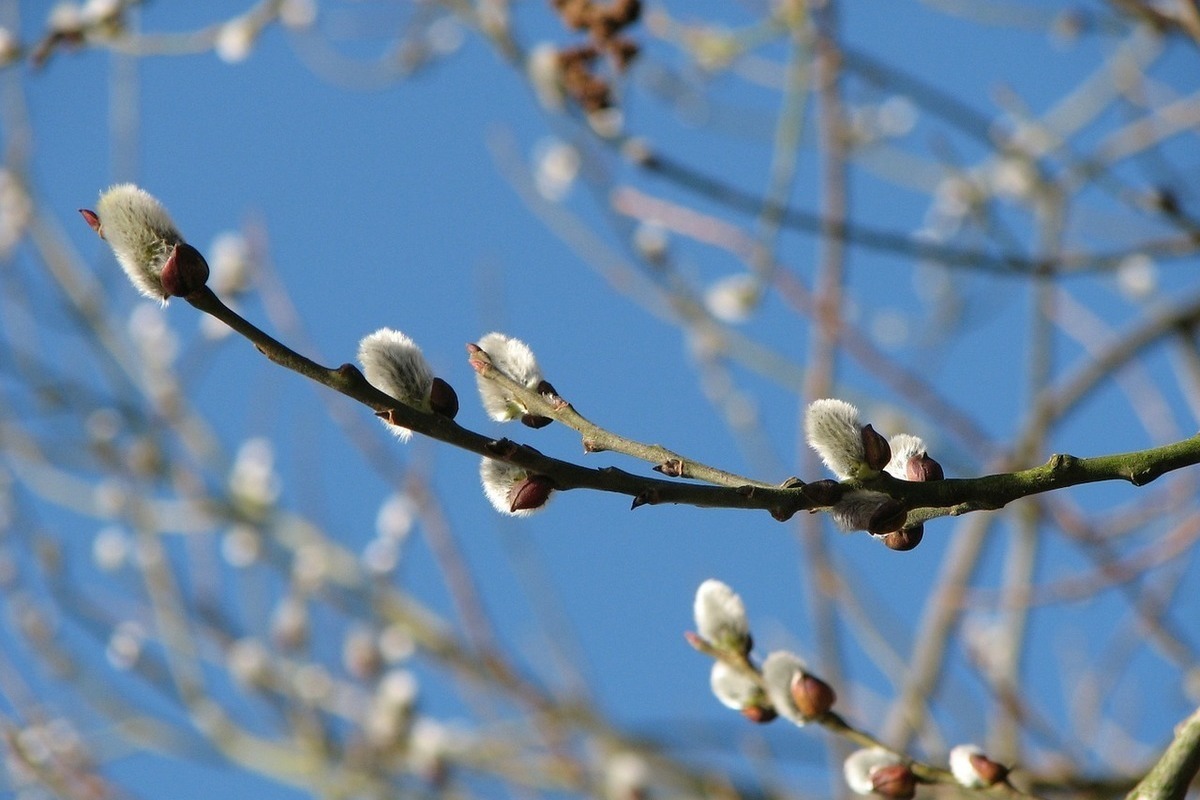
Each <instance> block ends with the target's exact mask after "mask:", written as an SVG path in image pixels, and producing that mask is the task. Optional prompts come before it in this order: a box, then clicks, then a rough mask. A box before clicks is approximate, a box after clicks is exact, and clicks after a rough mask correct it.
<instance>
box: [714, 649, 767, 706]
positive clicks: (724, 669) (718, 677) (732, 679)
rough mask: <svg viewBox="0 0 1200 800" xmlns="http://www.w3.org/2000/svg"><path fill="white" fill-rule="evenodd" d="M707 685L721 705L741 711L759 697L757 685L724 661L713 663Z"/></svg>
mask: <svg viewBox="0 0 1200 800" xmlns="http://www.w3.org/2000/svg"><path fill="white" fill-rule="evenodd" d="M708 685H709V686H710V687H711V688H712V693H713V694H714V695H715V696H716V698H717V699H718V700H720V701H721V705H723V706H725V707H726V708H732V709H733V710H734V711H741V710H742V709H743V708H745V707H746V706H748V705H751V704H752V703H753V702H754V701H755V700H756V698H757V697H758V696H759V688H758V685H757V684H755V683H754V681H752V680H751V679H750V678H748V677H746V676H745V675H743V674H742V673H741V672H739V671H738V670H736V669H734V668H733V667H731V666H729V665H728V664H726V663H725V662H724V661H714V662H713V665H712V673H711V674H710V675H709V677H708Z"/></svg>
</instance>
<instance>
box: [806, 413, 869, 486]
mask: <svg viewBox="0 0 1200 800" xmlns="http://www.w3.org/2000/svg"><path fill="white" fill-rule="evenodd" d="M804 436H805V438H806V439H807V440H808V446H809V447H811V448H812V449H813V450H816V451H817V454H818V455H819V456H821V460H822V461H823V462H825V466H826V467H828V468H829V470H830V471H831V472H832V473H833V474H834V475H836V476H837V478H838V480H843V481H844V480H847V479H849V478H853V477H855V476H856V475H858V473H859V472H861V471H862V470H863V469H865V468H866V451H865V450H864V448H863V441H862V423H861V422H859V419H858V409H857V408H855V407H854V406H852V405H850V404H849V403H847V402H846V401H844V400H835V399H832V398H826V399H824V400H814V401H813V402H811V403H809V404H808V409H807V410H806V411H805V412H804Z"/></svg>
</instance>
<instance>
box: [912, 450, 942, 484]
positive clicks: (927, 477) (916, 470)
mask: <svg viewBox="0 0 1200 800" xmlns="http://www.w3.org/2000/svg"><path fill="white" fill-rule="evenodd" d="M905 472H907V473H908V479H909V480H910V481H940V480H942V479H943V478H945V477H946V474H945V473H944V472H942V465H941V464H939V463H938V462H936V461H934V460H933V459H932V458H930V457H929V453H921V455H919V456H913V457H912V458H910V459H909V460H908V464H906V465H905Z"/></svg>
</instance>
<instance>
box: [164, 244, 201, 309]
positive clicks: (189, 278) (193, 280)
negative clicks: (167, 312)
mask: <svg viewBox="0 0 1200 800" xmlns="http://www.w3.org/2000/svg"><path fill="white" fill-rule="evenodd" d="M160 280H162V287H163V297H187V296H188V295H190V294H192V293H193V292H195V291H197V290H198V289H202V288H204V285H205V284H206V283H208V262H207V261H205V260H204V256H202V255H201V254H200V251H199V250H197V249H196V248H194V247H192V246H191V245H190V244H188V243H187V242H180V243H179V244H177V245H175V248H174V249H173V250H172V251H171V255H170V257H169V258H167V263H166V264H164V265H163V270H162V275H161V276H160Z"/></svg>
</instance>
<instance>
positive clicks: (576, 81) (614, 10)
mask: <svg viewBox="0 0 1200 800" xmlns="http://www.w3.org/2000/svg"><path fill="white" fill-rule="evenodd" d="M550 2H551V5H553V6H554V10H555V11H556V12H558V16H559V18H560V19H562V21H563V24H564V25H566V26H567V27H568V28H569V29H571V30H575V31H586V32H587V35H588V41H587V42H585V43H584V44H581V45H577V46H574V47H567V48H564V49H562V50H559V52H558V69H559V78H560V80H561V81H562V86H563V90H564V91H565V92H566V94H567V95H568V96H569V97H571V98H572V99H574V100H575V102H577V103H579V105H580V107H581V108H582V109H583V110H584V111H587V112H589V113H591V112H595V111H603V110H604V109H607V108H611V107H612V105H613V92H612V83H611V78H610V77H605V76H604V75H603V74H602V73H601V71H600V68H601V61H602V58H603V59H606V60H607V62H608V64H609V68H610V70H611V72H612V73H613V74H614V75H619V74H621V73H622V72H624V71H625V69H626V68H627V67H628V66H629V64H630V63H631V62H632V61H633V59H634V58H636V57H637V54H638V45H637V43H636V42H635V41H633V40H632V39H630V38H629V37H628V36H626V35H625V33H624V32H625V29H626V28H628V27H629V26H630V25H632V24H633V23H634V22H637V20H638V17H640V16H641V13H642V0H611V2H608V3H598V2H594V0H550Z"/></svg>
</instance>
